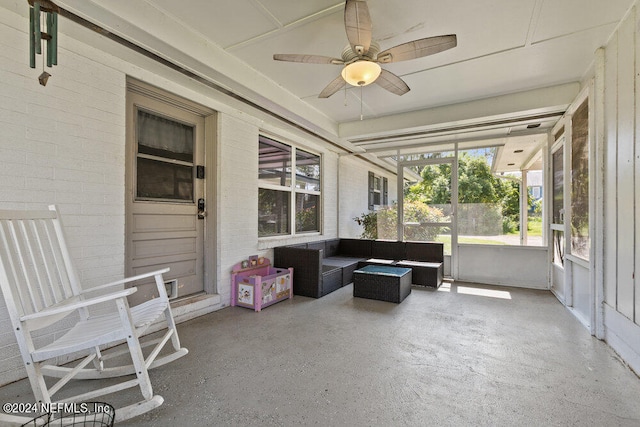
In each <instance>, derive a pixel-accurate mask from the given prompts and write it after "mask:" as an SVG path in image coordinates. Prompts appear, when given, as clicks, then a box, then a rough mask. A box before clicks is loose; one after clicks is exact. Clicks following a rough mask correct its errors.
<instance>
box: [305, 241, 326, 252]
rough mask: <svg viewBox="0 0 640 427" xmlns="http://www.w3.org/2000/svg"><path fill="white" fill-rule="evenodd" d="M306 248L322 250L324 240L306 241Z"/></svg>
mask: <svg viewBox="0 0 640 427" xmlns="http://www.w3.org/2000/svg"><path fill="white" fill-rule="evenodd" d="M307 249H313V250H316V251H324V240H322V241H320V242H309V243H307Z"/></svg>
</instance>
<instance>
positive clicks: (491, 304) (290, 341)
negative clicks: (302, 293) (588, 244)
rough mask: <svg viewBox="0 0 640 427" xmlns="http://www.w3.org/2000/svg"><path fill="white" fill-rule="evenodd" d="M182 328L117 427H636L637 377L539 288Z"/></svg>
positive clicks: (452, 292)
mask: <svg viewBox="0 0 640 427" xmlns="http://www.w3.org/2000/svg"><path fill="white" fill-rule="evenodd" d="M179 331H180V338H181V340H182V343H183V345H184V346H186V347H187V348H189V350H190V353H189V354H188V355H187V356H185V357H183V358H182V359H179V360H178V361H176V362H174V363H173V364H170V365H166V366H163V367H161V368H158V369H156V370H154V371H152V372H151V379H152V382H153V384H154V389H155V392H156V393H157V394H160V395H162V396H163V397H164V398H165V403H164V405H162V406H161V407H160V408H158V409H156V410H154V411H152V412H150V413H147V414H145V415H143V416H140V417H138V418H135V419H133V420H130V421H128V422H125V423H121V424H119V425H122V426H228V425H232V426H257V425H259V426H271V425H279V426H294V425H319V426H402V425H407V426H426V425H451V426H479V425H486V426H560V425H563V426H564V425H575V426H640V404H638V402H640V400H639V398H640V379H639V378H638V377H637V376H636V375H635V374H634V373H633V372H631V371H630V370H629V369H628V368H627V367H626V366H625V365H624V364H623V363H621V361H620V360H619V358H618V357H617V356H616V354H615V353H614V352H613V351H612V350H611V349H610V348H609V347H608V346H607V345H606V344H604V343H603V342H601V341H598V340H597V339H595V338H593V337H591V336H590V335H589V333H588V331H587V330H586V329H585V328H584V327H583V326H582V325H581V324H580V323H579V322H578V321H577V320H576V319H575V318H574V317H573V316H572V315H571V313H569V312H568V311H567V310H566V309H565V308H564V307H563V306H562V305H561V304H560V303H558V301H557V300H556V299H555V297H554V296H553V295H552V294H551V293H549V292H546V291H534V290H526V289H516V288H503V287H491V286H481V285H473V284H464V283H457V284H449V283H446V284H445V285H443V287H442V288H441V289H440V290H439V291H437V292H436V291H434V290H431V289H425V288H420V287H414V288H413V291H412V293H411V294H410V295H409V297H408V298H407V299H406V300H405V301H404V302H402V303H401V304H392V303H386V302H380V301H372V300H366V299H359V298H353V297H352V286H351V285H349V286H346V287H344V288H342V289H340V290H338V291H336V292H334V293H332V294H330V295H328V296H326V297H324V298H321V299H318V300H315V299H311V298H305V297H299V296H296V297H295V298H294V299H293V300H287V301H283V302H280V303H278V304H276V305H274V306H272V307H269V308H266V309H265V310H264V311H262V312H261V313H254V312H253V311H251V310H248V309H244V308H239V307H229V308H225V309H223V310H220V311H218V312H215V313H212V314H209V315H206V316H203V317H200V318H197V319H194V320H192V321H189V322H186V323H183V324H181V325H179ZM139 396H140V395H139V393H137V392H136V391H135V389H132V390H131V391H127V392H124V393H119V394H118V395H117V396H113V397H111V396H110V397H109V398H105V399H104V400H105V401H108V402H111V403H115V404H117V403H118V402H119V401H120V400H122V399H125V398H127V397H131V398H132V399H139ZM31 399H32V395H31V392H30V389H29V386H28V383H27V382H26V381H20V382H18V383H14V384H11V385H8V386H5V387H3V388H1V389H0V400H2V401H11V402H16V401H17V402H20V401H30V400H31Z"/></svg>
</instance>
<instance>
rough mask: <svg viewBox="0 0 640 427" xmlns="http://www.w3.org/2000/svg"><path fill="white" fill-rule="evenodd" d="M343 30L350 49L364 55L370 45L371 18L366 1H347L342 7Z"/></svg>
mask: <svg viewBox="0 0 640 427" xmlns="http://www.w3.org/2000/svg"><path fill="white" fill-rule="evenodd" d="M344 28H345V30H346V31H347V38H348V39H349V44H351V48H352V49H353V51H354V52H355V53H357V54H358V55H360V56H361V55H364V54H365V53H367V52H368V51H369V46H370V45H371V17H370V16H369V7H368V6H367V2H366V1H362V0H347V2H346V3H345V5H344Z"/></svg>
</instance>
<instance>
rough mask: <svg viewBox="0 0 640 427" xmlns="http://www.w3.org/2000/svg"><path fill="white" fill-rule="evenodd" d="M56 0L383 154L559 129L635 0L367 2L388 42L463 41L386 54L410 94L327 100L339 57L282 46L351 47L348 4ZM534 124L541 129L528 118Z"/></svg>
mask: <svg viewBox="0 0 640 427" xmlns="http://www.w3.org/2000/svg"><path fill="white" fill-rule="evenodd" d="M2 1H5V2H6V1H7V0H2ZM54 1H55V0H54ZM24 3H26V1H25V2H24ZM56 3H57V4H59V5H61V6H63V7H65V8H66V9H67V10H70V11H72V12H73V13H75V14H77V15H79V16H82V17H83V18H85V19H87V20H89V21H90V22H93V23H96V24H99V25H101V26H103V27H104V28H107V29H108V30H110V31H112V32H113V33H115V34H118V35H120V36H121V37H123V38H126V39H128V40H130V41H133V42H135V43H136V44H139V45H142V46H144V47H145V48H147V49H149V50H152V51H157V52H160V53H161V54H162V56H164V57H167V58H168V59H170V60H174V62H177V63H180V64H181V65H183V66H185V67H189V68H190V69H193V70H196V71H197V72H198V74H199V75H203V76H204V77H205V78H209V79H211V80H213V81H217V82H218V83H221V84H222V85H223V86H225V87H226V88H229V89H230V90H232V91H235V92H236V93H239V94H241V95H242V96H245V97H246V98H248V99H251V100H252V101H254V102H255V103H256V104H258V105H262V106H264V107H265V108H267V109H270V108H271V109H274V110H276V109H277V110H278V111H277V112H278V114H280V115H282V116H285V117H287V118H288V119H289V120H291V121H293V122H295V123H300V124H301V125H302V127H306V128H313V127H317V128H320V129H321V132H320V133H321V134H322V136H323V137H324V138H329V139H332V140H336V141H338V143H339V144H341V145H342V146H347V147H350V148H351V149H352V150H353V151H356V152H362V151H364V150H371V151H372V152H373V151H376V150H377V151H380V150H381V149H383V148H389V147H391V148H397V147H404V146H405V145H415V144H427V143H430V142H441V141H443V140H452V135H455V137H454V138H457V139H458V140H479V139H483V138H509V137H511V136H513V135H515V136H517V137H518V139H517V140H514V141H512V142H513V143H516V142H521V143H522V144H523V145H527V146H530V145H531V144H532V142H531V141H530V140H527V138H526V137H523V135H524V136H527V135H531V134H534V135H535V134H536V133H540V132H544V131H546V130H548V129H549V127H551V126H553V124H554V123H555V121H556V120H557V118H558V114H560V113H561V112H562V111H564V109H565V108H566V107H567V105H568V103H569V102H571V100H572V99H573V98H574V97H575V96H576V95H577V93H578V90H579V85H578V84H576V82H580V81H581V80H582V79H583V78H584V76H585V73H587V72H588V70H589V69H590V67H591V66H592V65H593V59H594V52H595V51H596V49H597V48H598V47H600V46H603V45H605V44H606V42H607V40H608V37H609V36H610V35H611V34H612V33H613V31H614V29H615V28H616V26H617V24H618V22H619V21H620V20H621V19H622V17H623V16H624V14H625V13H626V11H627V10H628V9H629V8H630V6H631V4H632V3H633V0H607V1H602V0H492V1H477V0H457V1H436V0H402V1H389V0H368V1H367V4H368V6H369V10H370V15H371V20H372V22H373V39H374V40H375V41H377V42H378V43H379V44H380V47H381V49H382V50H384V49H386V48H389V47H392V46H395V45H398V44H400V43H404V42H407V41H411V40H414V39H418V38H424V37H431V36H437V35H443V34H456V35H457V39H458V46H457V47H456V48H453V49H451V50H448V51H445V52H441V53H438V54H436V55H433V56H429V57H424V58H419V59H415V60H410V61H405V62H400V63H394V64H386V65H384V66H383V68H386V69H388V70H389V71H391V72H393V73H395V74H397V75H399V76H400V77H402V78H403V79H404V80H405V81H406V82H407V84H408V85H409V87H410V88H411V91H410V92H409V93H407V94H405V95H403V96H397V95H394V94H391V93H390V92H387V91H385V90H384V89H382V88H380V87H379V86H377V85H375V84H373V85H370V86H367V87H364V88H363V89H362V92H361V89H360V88H350V89H348V90H346V92H345V91H340V92H338V93H336V94H334V95H333V96H332V97H330V98H328V99H319V98H318V94H319V93H320V92H321V91H322V89H323V88H324V87H325V86H326V85H327V84H328V83H329V82H330V81H331V80H333V79H334V78H335V77H336V76H338V75H339V73H340V71H341V66H337V65H315V64H300V63H288V62H280V61H274V60H273V59H272V57H273V54H274V53H305V54H316V55H326V56H331V57H340V54H341V52H342V50H343V49H344V47H345V46H346V45H347V44H348V41H347V37H346V34H345V31H344V23H343V9H344V2H342V1H336V0H304V1H302V0H234V1H227V0H224V1H223V0H214V1H211V0H184V1H175V0H136V1H133V2H132V1H130V0H111V1H108V2H101V1H98V0H61V1H59V2H56ZM185 58H187V59H185ZM188 59H193V61H194V62H193V64H195V65H192V66H190V62H189V60H188ZM221 76H224V77H221ZM545 88H547V89H545ZM361 98H362V99H361ZM361 100H362V112H363V115H364V120H362V121H361V120H360V114H361ZM345 104H346V105H345ZM452 105H454V106H453V107H451V106H452ZM276 106H277V107H276ZM550 114H551V115H550ZM545 115H546V116H545ZM535 122H538V123H541V126H540V127H539V128H536V129H534V130H526V129H525V128H526V124H530V123H535ZM309 123H312V125H310V124H309ZM311 130H312V131H317V129H311ZM407 134H408V135H409V136H406V135H407ZM376 138H377V141H376V142H375V143H367V142H366V140H372V139H376ZM532 138H535V136H532ZM363 140H365V142H364V143H363V142H362V141H363ZM504 142H505V143H506V142H507V140H505V141H504ZM538 142H539V140H538V139H536V140H535V142H534V143H533V144H534V145H535V144H537V143H538ZM380 144H382V145H380ZM414 148H415V147H414ZM508 157H509V163H512V161H511V160H513V159H512V156H508ZM523 157H524V156H523ZM505 158H506V157H505ZM505 165H506V164H505ZM518 166H519V165H518Z"/></svg>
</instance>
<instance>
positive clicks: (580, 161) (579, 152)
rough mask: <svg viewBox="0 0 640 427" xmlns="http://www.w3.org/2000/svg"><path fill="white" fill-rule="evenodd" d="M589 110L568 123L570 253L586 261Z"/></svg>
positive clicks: (585, 106) (585, 107) (580, 111)
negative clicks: (569, 149)
mask: <svg viewBox="0 0 640 427" xmlns="http://www.w3.org/2000/svg"><path fill="white" fill-rule="evenodd" d="M589 243H590V242H589V107H588V102H587V101H584V102H583V103H582V105H581V106H580V107H578V109H577V110H576V112H575V114H574V115H573V118H572V120H571V253H572V254H573V255H576V256H579V257H581V258H584V259H589Z"/></svg>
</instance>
